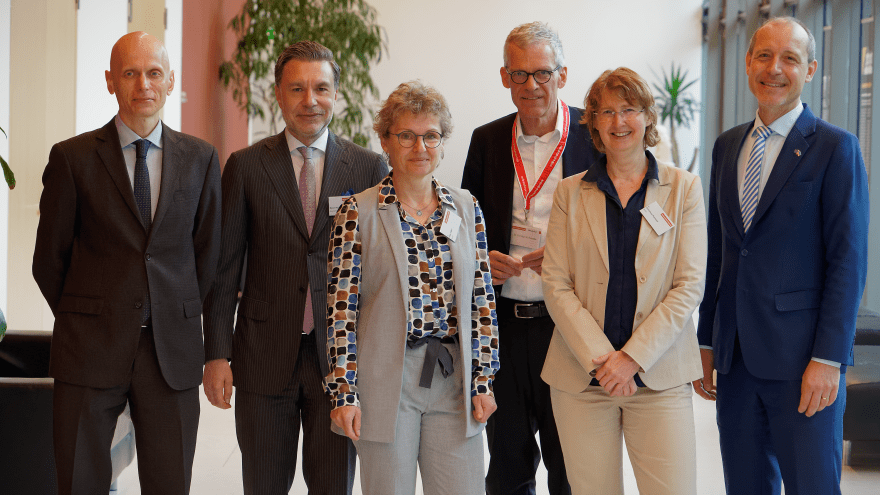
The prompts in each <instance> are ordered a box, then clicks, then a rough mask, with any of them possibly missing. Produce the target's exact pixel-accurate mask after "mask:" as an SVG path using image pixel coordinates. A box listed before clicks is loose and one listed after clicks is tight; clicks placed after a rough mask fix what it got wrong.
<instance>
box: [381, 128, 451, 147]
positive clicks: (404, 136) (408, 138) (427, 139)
mask: <svg viewBox="0 0 880 495" xmlns="http://www.w3.org/2000/svg"><path fill="white" fill-rule="evenodd" d="M388 134H389V135H391V136H397V142H398V143H400V145H401V146H403V147H404V148H412V147H413V146H415V145H416V139H417V138H422V142H423V143H425V148H436V147H437V146H440V143H441V142H442V141H443V134H440V133H439V132H437V131H428V132H426V133H424V134H416V133H414V132H413V131H403V132H399V133H397V134H394V133H391V132H389V133H388Z"/></svg>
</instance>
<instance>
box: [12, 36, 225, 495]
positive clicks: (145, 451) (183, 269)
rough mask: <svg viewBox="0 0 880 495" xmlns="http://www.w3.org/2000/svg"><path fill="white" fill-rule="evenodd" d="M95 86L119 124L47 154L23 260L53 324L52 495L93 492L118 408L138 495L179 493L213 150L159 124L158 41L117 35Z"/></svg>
mask: <svg viewBox="0 0 880 495" xmlns="http://www.w3.org/2000/svg"><path fill="white" fill-rule="evenodd" d="M105 77H106V80H107V89H108V90H109V91H110V93H111V94H114V95H116V101H117V102H118V103H119V112H118V113H117V114H116V117H114V118H113V119H112V120H110V122H108V123H107V125H105V126H104V127H102V128H101V129H98V130H96V131H92V132H87V133H85V134H81V135H79V136H76V137H74V138H71V139H68V140H67V141H63V142H60V143H58V144H56V145H55V146H53V147H52V151H51V152H49V164H48V165H46V171H45V172H44V173H43V194H42V196H41V197H40V226H39V228H38V229H37V242H36V248H35V250H34V264H33V272H34V279H35V280H36V281H37V284H38V285H39V286H40V290H41V291H42V292H43V296H45V298H46V302H48V303H49V307H50V308H52V313H53V314H54V315H55V328H54V333H53V334H52V355H51V359H50V363H49V374H50V376H52V377H53V378H55V388H54V409H53V410H54V419H53V428H54V437H55V467H56V470H57V473H58V476H57V479H58V493H60V494H62V495H65V494H73V493H76V494H80V493H82V494H86V493H88V494H92V493H107V491H108V490H109V488H110V478H111V462H110V443H111V441H112V439H113V433H114V431H115V430H116V422H117V419H118V417H119V415H120V414H121V413H122V411H123V410H124V409H125V405H126V403H128V404H130V406H131V419H132V422H133V423H134V431H135V435H136V437H137V458H138V464H139V465H140V469H139V470H138V475H139V477H140V484H141V493H144V494H162V495H165V494H185V493H189V489H190V481H191V479H192V463H193V456H194V454H195V449H196V431H197V429H198V426H199V384H200V383H201V382H202V364H203V358H204V347H203V345H202V324H201V314H202V301H203V300H204V298H205V296H206V295H207V294H208V291H209V290H210V288H211V283H212V282H213V280H214V274H215V271H216V268H217V259H218V255H219V252H220V163H219V161H218V159H217V150H215V149H214V147H213V146H211V145H210V144H208V143H206V142H204V141H202V140H200V139H196V138H194V137H192V136H187V135H186V134H181V133H179V132H176V131H173V130H172V129H170V128H168V126H166V125H165V124H164V123H163V122H161V120H160V119H159V111H160V110H161V109H162V107H163V106H164V105H165V97H166V96H167V95H169V94H171V90H172V89H173V88H174V72H173V71H171V69H170V68H169V62H168V52H167V51H166V50H165V47H164V46H163V45H162V42H160V41H159V40H157V39H156V38H154V37H152V36H150V35H149V34H147V33H144V32H135V33H129V34H126V35H125V36H123V37H122V38H120V39H119V41H117V42H116V44H115V45H114V46H113V51H112V52H111V54H110V70H109V71H106V72H105ZM0 484H2V481H0ZM4 488H7V489H8V487H4ZM0 491H5V490H2V489H0Z"/></svg>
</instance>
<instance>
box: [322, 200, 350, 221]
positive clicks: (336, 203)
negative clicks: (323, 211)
mask: <svg viewBox="0 0 880 495" xmlns="http://www.w3.org/2000/svg"><path fill="white" fill-rule="evenodd" d="M350 197H351V195H348V196H330V197H329V198H327V203H328V204H329V206H330V211H329V215H330V216H331V217H332V216H334V215H336V212H337V211H339V207H340V206H342V203H344V202H345V200H346V199H348V198H350Z"/></svg>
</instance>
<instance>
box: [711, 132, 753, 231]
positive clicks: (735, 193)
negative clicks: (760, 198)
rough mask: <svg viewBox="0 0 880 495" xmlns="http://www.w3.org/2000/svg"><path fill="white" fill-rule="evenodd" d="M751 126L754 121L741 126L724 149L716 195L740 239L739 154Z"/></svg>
mask: <svg viewBox="0 0 880 495" xmlns="http://www.w3.org/2000/svg"><path fill="white" fill-rule="evenodd" d="M752 125H754V121H752V122H750V123H748V124H743V125H742V126H740V127H739V128H738V129H737V131H736V133H734V135H733V136H732V137H731V143H732V146H731V147H729V148H727V149H726V153H725V154H724V159H723V160H722V162H721V171H720V173H721V187H720V189H719V191H718V194H719V196H721V198H720V199H721V200H720V201H719V204H720V206H723V207H724V210H725V211H724V213H725V214H726V215H728V216H729V217H730V222H731V223H732V224H733V225H734V226H736V231H737V232H738V233H739V236H740V237H742V236H743V234H744V233H745V227H744V226H743V218H742V207H741V205H740V201H739V179H738V177H739V173H738V167H739V154H740V153H742V147H743V143H744V142H745V140H746V135H747V133H748V131H749V129H751V128H752ZM733 145H735V146H736V148H734V147H733ZM753 223H754V220H753Z"/></svg>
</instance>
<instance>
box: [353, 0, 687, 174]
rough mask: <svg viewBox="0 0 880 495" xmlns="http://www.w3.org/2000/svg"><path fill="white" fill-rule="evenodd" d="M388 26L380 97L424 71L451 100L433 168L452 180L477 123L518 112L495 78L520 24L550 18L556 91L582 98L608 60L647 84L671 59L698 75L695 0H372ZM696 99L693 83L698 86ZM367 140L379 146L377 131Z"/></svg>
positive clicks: (578, 102) (379, 70)
mask: <svg viewBox="0 0 880 495" xmlns="http://www.w3.org/2000/svg"><path fill="white" fill-rule="evenodd" d="M369 1H370V3H371V4H372V5H373V6H374V7H375V8H376V10H377V11H378V13H379V16H378V23H379V24H380V25H382V26H383V27H384V28H385V29H386V32H387V34H388V49H389V53H388V55H387V56H386V58H385V59H384V60H383V61H382V62H381V63H379V64H378V65H377V66H376V67H375V68H374V70H373V78H374V80H375V81H376V83H377V85H378V87H379V90H380V94H381V97H382V98H383V99H384V98H386V97H387V96H388V94H389V93H390V92H391V91H392V90H393V89H394V88H395V87H396V86H397V85H398V84H400V83H401V82H404V81H408V80H411V79H421V80H422V82H425V83H428V84H431V85H433V86H435V87H436V88H437V89H438V90H439V91H440V92H441V93H442V94H443V95H444V96H445V97H446V99H447V101H448V102H449V105H450V107H451V111H452V117H453V119H454V122H455V131H454V134H453V136H452V139H451V140H450V141H448V143H447V145H446V153H445V155H446V158H445V159H444V161H443V163H442V164H441V165H440V168H439V169H438V171H437V173H436V175H437V177H438V178H440V180H441V181H444V182H446V183H448V184H450V185H455V186H457V185H459V184H460V183H461V172H462V169H463V167H464V160H465V158H466V156H467V148H468V144H469V143H470V138H471V133H472V132H473V130H474V128H476V127H478V126H480V125H482V124H485V123H487V122H490V121H492V120H495V119H497V118H499V117H502V116H504V115H507V114H509V113H511V112H514V111H516V107H514V105H513V103H512V101H511V99H510V91H509V90H507V89H505V88H504V87H503V86H502V85H501V76H500V75H499V70H500V68H501V66H502V65H503V61H502V47H503V45H504V39H505V38H506V37H507V34H508V33H509V32H510V30H511V29H513V28H514V27H516V26H517V25H519V24H522V23H526V22H531V21H535V20H541V21H545V22H548V23H549V24H550V25H551V26H552V27H553V28H554V29H556V31H557V32H558V33H559V36H560V38H561V40H562V45H563V49H564V53H565V60H566V65H568V84H567V85H566V86H565V88H563V89H562V90H560V92H559V96H560V98H561V99H562V100H563V101H565V102H566V103H568V104H570V105H575V106H579V107H582V106H583V99H584V95H585V94H586V93H587V90H589V88H590V85H591V84H592V83H593V81H594V80H595V79H596V78H597V77H598V76H599V75H600V74H601V73H602V71H604V70H605V69H611V68H615V67H619V66H622V65H623V66H627V67H629V68H631V69H633V70H635V71H636V72H638V73H639V74H641V75H642V76H643V77H644V78H645V79H646V80H647V81H648V83H649V84H651V83H653V82H654V81H656V80H657V78H655V77H654V76H653V74H652V73H651V69H654V70H655V71H656V72H657V74H658V75H660V74H661V72H660V69H661V68H666V69H667V70H668V67H669V64H670V63H671V62H672V61H675V62H676V63H678V64H683V65H684V67H685V69H688V70H689V74H690V76H691V77H699V75H700V56H701V35H702V27H701V24H700V22H701V17H702V10H701V4H702V2H701V0H675V1H673V0H662V1H657V0H627V1H608V0H542V1H540V2H535V1H534V0H447V1H446V2H442V3H437V2H434V1H428V0H409V1H406V2H402V1H400V0H369ZM694 94H695V96H696V97H697V98H699V96H700V95H699V85H698V84H697V85H695V92H694ZM698 129H699V127H698V123H696V124H694V125H692V127H691V131H690V132H681V133H680V135H679V137H678V139H679V146H680V149H681V150H682V151H681V155H682V160H683V161H685V160H687V161H688V162H689V160H690V157H691V154H692V152H693V148H694V146H696V143H697V142H698V139H699V136H698V132H697V130H698ZM372 144H373V149H375V150H380V149H381V147H380V146H379V142H378V139H376V138H374V140H373V143H372Z"/></svg>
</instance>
